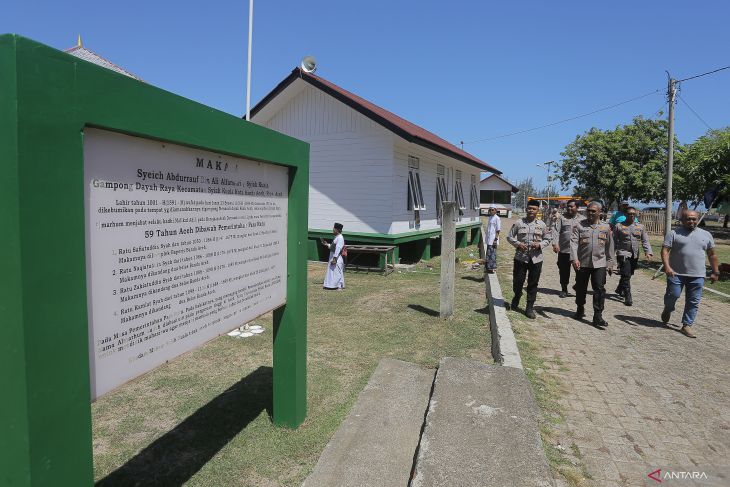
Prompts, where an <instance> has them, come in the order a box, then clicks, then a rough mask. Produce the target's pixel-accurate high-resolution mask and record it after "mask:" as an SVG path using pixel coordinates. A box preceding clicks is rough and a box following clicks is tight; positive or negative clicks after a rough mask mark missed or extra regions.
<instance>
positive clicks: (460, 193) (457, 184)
mask: <svg viewBox="0 0 730 487" xmlns="http://www.w3.org/2000/svg"><path fill="white" fill-rule="evenodd" d="M455 179H456V181H454V196H455V197H456V206H458V207H459V210H460V211H459V213H461V211H462V210H466V203H464V190H463V189H462V187H461V171H456V178H455Z"/></svg>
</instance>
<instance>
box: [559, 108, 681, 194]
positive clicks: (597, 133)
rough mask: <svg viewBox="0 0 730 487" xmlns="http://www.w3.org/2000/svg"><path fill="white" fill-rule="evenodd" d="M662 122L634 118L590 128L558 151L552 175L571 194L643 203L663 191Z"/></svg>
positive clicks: (664, 148)
mask: <svg viewBox="0 0 730 487" xmlns="http://www.w3.org/2000/svg"><path fill="white" fill-rule="evenodd" d="M667 138H668V126H667V122H666V121H665V120H653V119H645V118H643V117H641V116H639V117H636V118H634V119H633V121H632V122H631V123H630V124H628V125H623V126H618V127H616V128H615V129H613V130H600V129H597V128H592V129H590V130H589V131H587V132H586V133H584V134H583V135H579V136H577V137H576V138H575V140H574V141H573V142H571V143H570V144H568V145H567V146H566V147H565V150H564V151H563V152H562V153H561V155H562V157H563V159H562V166H561V168H560V170H559V171H558V177H559V179H560V181H561V183H562V184H563V188H564V189H565V188H567V187H568V186H569V185H570V184H571V183H572V182H574V183H575V184H576V188H575V190H574V194H577V195H581V196H583V197H586V198H594V199H601V200H603V201H604V202H605V203H606V204H608V205H612V204H613V203H614V202H617V201H620V200H622V199H629V198H630V199H632V200H636V201H643V202H649V201H654V200H661V199H663V198H664V196H665V194H666V190H665V183H664V167H665V164H666V160H667V150H668V149H667Z"/></svg>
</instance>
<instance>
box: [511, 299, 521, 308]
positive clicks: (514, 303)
mask: <svg viewBox="0 0 730 487" xmlns="http://www.w3.org/2000/svg"><path fill="white" fill-rule="evenodd" d="M519 305H520V298H512V302H511V303H510V309H517V307H518V306H519Z"/></svg>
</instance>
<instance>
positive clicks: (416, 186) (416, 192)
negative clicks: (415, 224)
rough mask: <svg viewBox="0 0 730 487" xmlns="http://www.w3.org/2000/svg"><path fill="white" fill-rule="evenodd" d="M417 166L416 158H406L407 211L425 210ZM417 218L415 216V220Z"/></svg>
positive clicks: (418, 163)
mask: <svg viewBox="0 0 730 487" xmlns="http://www.w3.org/2000/svg"><path fill="white" fill-rule="evenodd" d="M419 166H420V161H419V160H418V157H413V156H408V211H416V212H418V211H420V210H425V209H426V202H425V201H424V200H423V190H422V189H421V176H420V175H419V174H418V170H419ZM418 217H419V215H416V219H418Z"/></svg>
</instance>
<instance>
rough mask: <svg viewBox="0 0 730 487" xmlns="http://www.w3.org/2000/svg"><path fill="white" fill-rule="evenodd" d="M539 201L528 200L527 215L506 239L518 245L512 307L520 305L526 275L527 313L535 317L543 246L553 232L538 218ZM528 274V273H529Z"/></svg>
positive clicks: (513, 277) (532, 317)
mask: <svg viewBox="0 0 730 487" xmlns="http://www.w3.org/2000/svg"><path fill="white" fill-rule="evenodd" d="M538 208H539V206H538V203H537V201H534V200H533V201H530V202H529V203H527V208H526V212H527V216H526V217H525V218H522V219H521V220H517V222H515V224H514V225H512V228H511V229H510V231H509V234H508V235H507V242H509V243H510V245H512V246H513V247H515V249H516V251H515V259H514V266H513V268H512V290H513V291H514V293H515V295H514V297H513V298H512V303H511V304H512V305H511V308H512V309H517V306H518V305H519V304H520V297H521V296H522V286H524V285H525V278H527V306H526V307H525V316H527V317H528V318H530V319H535V318H536V316H535V311H534V310H533V309H532V308H533V305H534V304H535V299H536V298H537V283H538V282H539V281H540V273H541V272H542V261H543V255H542V249H544V248H545V247H547V246H548V245H550V232H549V231H548V229H547V225H545V222H543V221H542V220H538V219H537V210H538ZM528 274H529V277H528Z"/></svg>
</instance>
